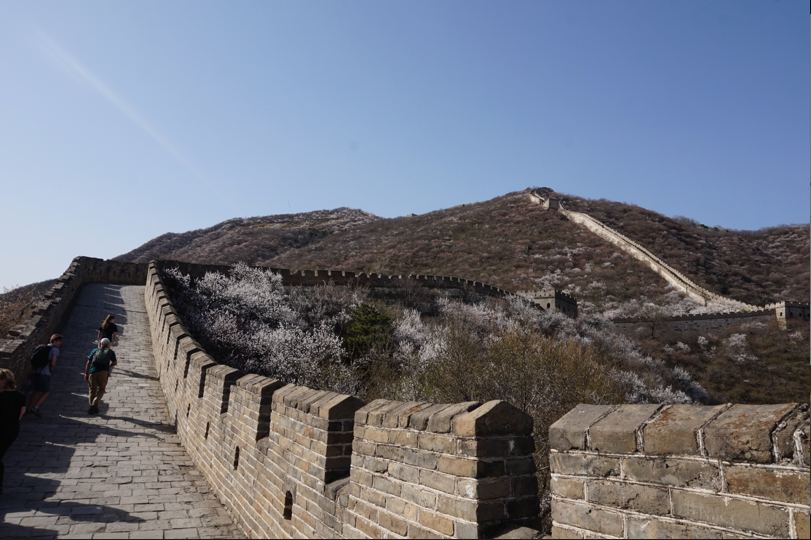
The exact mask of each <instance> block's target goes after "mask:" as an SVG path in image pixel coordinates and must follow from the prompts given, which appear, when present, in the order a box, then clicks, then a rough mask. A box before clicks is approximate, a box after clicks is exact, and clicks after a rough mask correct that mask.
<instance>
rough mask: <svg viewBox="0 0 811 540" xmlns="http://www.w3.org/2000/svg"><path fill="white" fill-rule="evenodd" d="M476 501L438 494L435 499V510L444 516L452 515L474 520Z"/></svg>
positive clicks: (475, 518)
mask: <svg viewBox="0 0 811 540" xmlns="http://www.w3.org/2000/svg"><path fill="white" fill-rule="evenodd" d="M477 508H478V503H477V502H476V501H473V500H470V499H457V498H455V497H446V496H444V495H439V496H438V497H437V501H436V510H437V512H439V513H441V514H445V515H446V516H452V517H456V518H460V519H465V520H467V521H476V520H477V515H476V510H477Z"/></svg>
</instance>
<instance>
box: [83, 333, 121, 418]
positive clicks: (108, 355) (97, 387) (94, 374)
mask: <svg viewBox="0 0 811 540" xmlns="http://www.w3.org/2000/svg"><path fill="white" fill-rule="evenodd" d="M117 363H118V360H117V359H116V357H115V351H113V350H112V349H111V348H110V340H109V339H107V338H102V340H101V343H100V344H99V347H98V348H96V349H93V352H91V353H90V356H88V357H87V363H86V364H85V366H84V380H86V381H87V383H88V387H89V390H88V402H89V403H90V408H89V409H87V414H98V413H99V403H100V402H101V397H102V396H103V395H104V390H105V389H106V388H107V381H108V379H109V377H110V370H111V369H112V368H113V367H114V366H115V365H116V364H117Z"/></svg>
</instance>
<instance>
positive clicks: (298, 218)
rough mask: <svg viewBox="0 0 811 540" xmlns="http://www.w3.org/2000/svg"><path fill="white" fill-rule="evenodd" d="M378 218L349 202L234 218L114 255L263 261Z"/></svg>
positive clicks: (142, 259)
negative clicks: (346, 205) (347, 205)
mask: <svg viewBox="0 0 811 540" xmlns="http://www.w3.org/2000/svg"><path fill="white" fill-rule="evenodd" d="M379 219H380V218H379V217H377V216H375V215H373V214H370V213H368V212H364V211H363V210H356V209H353V208H336V209H335V210H317V211H315V212H306V213H301V214H281V215H277V216H265V217H253V218H244V219H243V218H235V219H229V220H227V221H223V222H222V223H218V224H217V225H214V226H213V227H208V228H206V229H198V230H195V231H189V232H185V233H179V234H178V233H166V234H163V235H161V236H158V237H157V238H154V239H152V240H150V241H149V242H147V243H146V244H144V245H142V246H140V247H138V248H136V249H134V250H132V251H130V252H129V253H125V254H123V255H119V256H118V257H115V259H114V260H117V261H122V262H149V261H151V260H154V259H174V260H178V261H186V262H208V263H210V264H232V263H235V262H239V261H244V262H246V263H248V264H263V263H264V262H265V261H267V260H269V259H271V258H273V257H275V256H277V255H279V254H281V253H283V252H285V251H287V250H290V249H298V248H302V247H304V246H306V245H308V244H310V243H312V242H315V241H318V240H321V239H322V238H324V237H325V236H328V235H330V234H333V233H336V232H340V231H344V230H347V229H351V228H352V227H356V226H358V225H362V224H364V223H369V222H372V221H377V220H379Z"/></svg>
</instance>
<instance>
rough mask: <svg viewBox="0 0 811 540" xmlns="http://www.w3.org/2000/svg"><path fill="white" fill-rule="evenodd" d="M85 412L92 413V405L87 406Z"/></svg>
mask: <svg viewBox="0 0 811 540" xmlns="http://www.w3.org/2000/svg"><path fill="white" fill-rule="evenodd" d="M87 414H93V406H92V405H91V406H90V407H88V408H87Z"/></svg>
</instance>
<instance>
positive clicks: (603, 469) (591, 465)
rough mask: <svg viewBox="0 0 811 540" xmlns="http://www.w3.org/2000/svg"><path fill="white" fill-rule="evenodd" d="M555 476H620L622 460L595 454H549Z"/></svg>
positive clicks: (550, 464)
mask: <svg viewBox="0 0 811 540" xmlns="http://www.w3.org/2000/svg"><path fill="white" fill-rule="evenodd" d="M549 466H550V468H551V470H552V473H554V474H572V475H581V476H597V477H602V478H607V477H610V476H619V475H620V460H619V459H617V458H613V457H605V456H595V455H593V454H560V453H554V454H549Z"/></svg>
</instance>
